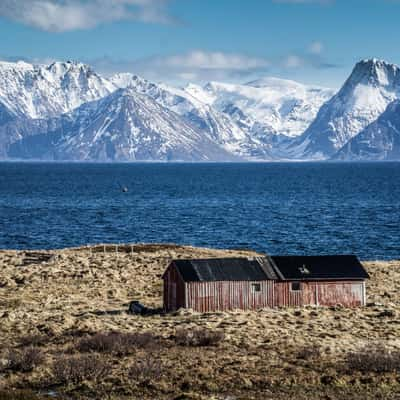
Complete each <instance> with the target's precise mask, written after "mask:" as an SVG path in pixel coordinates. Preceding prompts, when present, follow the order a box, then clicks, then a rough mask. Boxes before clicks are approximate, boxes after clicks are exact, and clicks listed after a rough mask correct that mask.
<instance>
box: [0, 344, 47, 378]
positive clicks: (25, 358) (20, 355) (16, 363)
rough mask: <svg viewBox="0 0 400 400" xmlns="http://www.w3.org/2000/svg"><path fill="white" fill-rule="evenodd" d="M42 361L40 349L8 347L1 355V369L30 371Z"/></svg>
mask: <svg viewBox="0 0 400 400" xmlns="http://www.w3.org/2000/svg"><path fill="white" fill-rule="evenodd" d="M43 361H44V355H43V353H42V351H41V350H40V349H38V348H36V347H28V348H25V349H23V350H14V349H10V350H8V351H7V352H6V354H5V355H4V356H3V365H2V367H1V368H2V370H3V371H4V370H9V371H15V372H30V371H32V370H33V369H34V368H35V367H37V366H38V365H40V364H42V363H43Z"/></svg>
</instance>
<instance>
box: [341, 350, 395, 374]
mask: <svg viewBox="0 0 400 400" xmlns="http://www.w3.org/2000/svg"><path fill="white" fill-rule="evenodd" d="M346 366H347V368H348V369H349V370H357V371H361V372H378V373H384V372H394V371H397V372H399V371H400V351H399V350H396V351H390V350H389V349H387V348H386V347H384V346H381V345H378V346H373V347H369V346H367V347H365V348H363V349H360V350H358V351H355V352H351V353H349V354H347V356H346Z"/></svg>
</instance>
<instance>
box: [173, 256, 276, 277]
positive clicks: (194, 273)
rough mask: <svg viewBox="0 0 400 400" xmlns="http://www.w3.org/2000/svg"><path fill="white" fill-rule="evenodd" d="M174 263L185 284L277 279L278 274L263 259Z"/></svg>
mask: <svg viewBox="0 0 400 400" xmlns="http://www.w3.org/2000/svg"><path fill="white" fill-rule="evenodd" d="M173 263H174V264H175V266H176V268H177V269H178V271H179V273H180V275H181V276H182V279H183V280H184V281H185V282H198V281H200V282H202V281H264V280H268V279H276V274H275V273H274V271H273V270H272V268H271V267H270V266H269V264H268V262H267V261H266V260H265V259H264V258H262V257H259V258H257V259H256V258H254V259H248V258H209V259H197V260H196V259H194V260H174V261H173Z"/></svg>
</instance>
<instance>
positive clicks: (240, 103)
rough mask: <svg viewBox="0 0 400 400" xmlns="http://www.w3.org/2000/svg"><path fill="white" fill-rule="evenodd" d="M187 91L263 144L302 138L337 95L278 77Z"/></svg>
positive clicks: (192, 88) (210, 85) (191, 87)
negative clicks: (276, 138) (276, 137)
mask: <svg viewBox="0 0 400 400" xmlns="http://www.w3.org/2000/svg"><path fill="white" fill-rule="evenodd" d="M185 91H187V92H188V93H190V94H191V95H192V96H194V97H196V98H198V99H200V100H202V101H204V102H206V103H207V104H209V105H211V106H212V107H213V108H215V109H217V110H219V111H221V112H224V113H226V114H228V115H230V116H231V117H232V119H233V120H234V121H236V123H237V124H238V125H239V126H240V127H241V128H242V129H246V130H247V131H248V132H250V133H251V136H252V137H253V138H256V139H258V140H261V142H265V141H267V142H268V141H270V139H271V135H283V136H286V137H296V136H299V135H301V134H302V133H303V132H304V130H305V129H306V128H307V127H308V125H309V124H310V123H311V122H312V120H313V119H314V118H315V116H316V115H317V112H318V110H319V108H320V106H321V105H322V104H323V103H324V102H325V101H327V100H328V99H330V98H331V97H332V95H333V94H334V92H333V91H332V90H331V89H324V88H319V87H309V86H306V85H303V84H300V83H297V82H294V81H289V80H284V79H278V78H263V79H260V80H257V81H253V82H249V83H247V84H245V85H238V84H229V83H220V82H210V83H208V84H207V85H205V86H204V87H203V88H202V87H200V86H198V85H193V84H192V85H188V86H187V87H186V88H185Z"/></svg>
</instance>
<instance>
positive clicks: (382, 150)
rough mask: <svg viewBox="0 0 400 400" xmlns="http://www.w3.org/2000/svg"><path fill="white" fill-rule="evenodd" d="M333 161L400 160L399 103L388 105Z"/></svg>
mask: <svg viewBox="0 0 400 400" xmlns="http://www.w3.org/2000/svg"><path fill="white" fill-rule="evenodd" d="M332 159H333V160H345V161H354V160H363V161H367V160H371V161H372V160H375V161H377V160H379V161H382V160H385V161H388V160H400V101H398V100H396V101H394V102H392V103H390V104H389V106H388V107H387V109H386V111H385V112H384V113H383V114H382V115H380V116H379V118H378V119H377V120H376V121H375V122H373V123H372V124H370V125H368V126H367V127H366V128H365V129H364V130H363V131H361V132H360V133H359V134H358V135H357V136H355V137H354V138H353V139H351V140H350V141H349V142H347V143H346V144H345V145H344V146H343V147H342V148H341V149H340V150H339V151H338V152H337V153H336V154H335V155H334V156H333V157H332Z"/></svg>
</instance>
